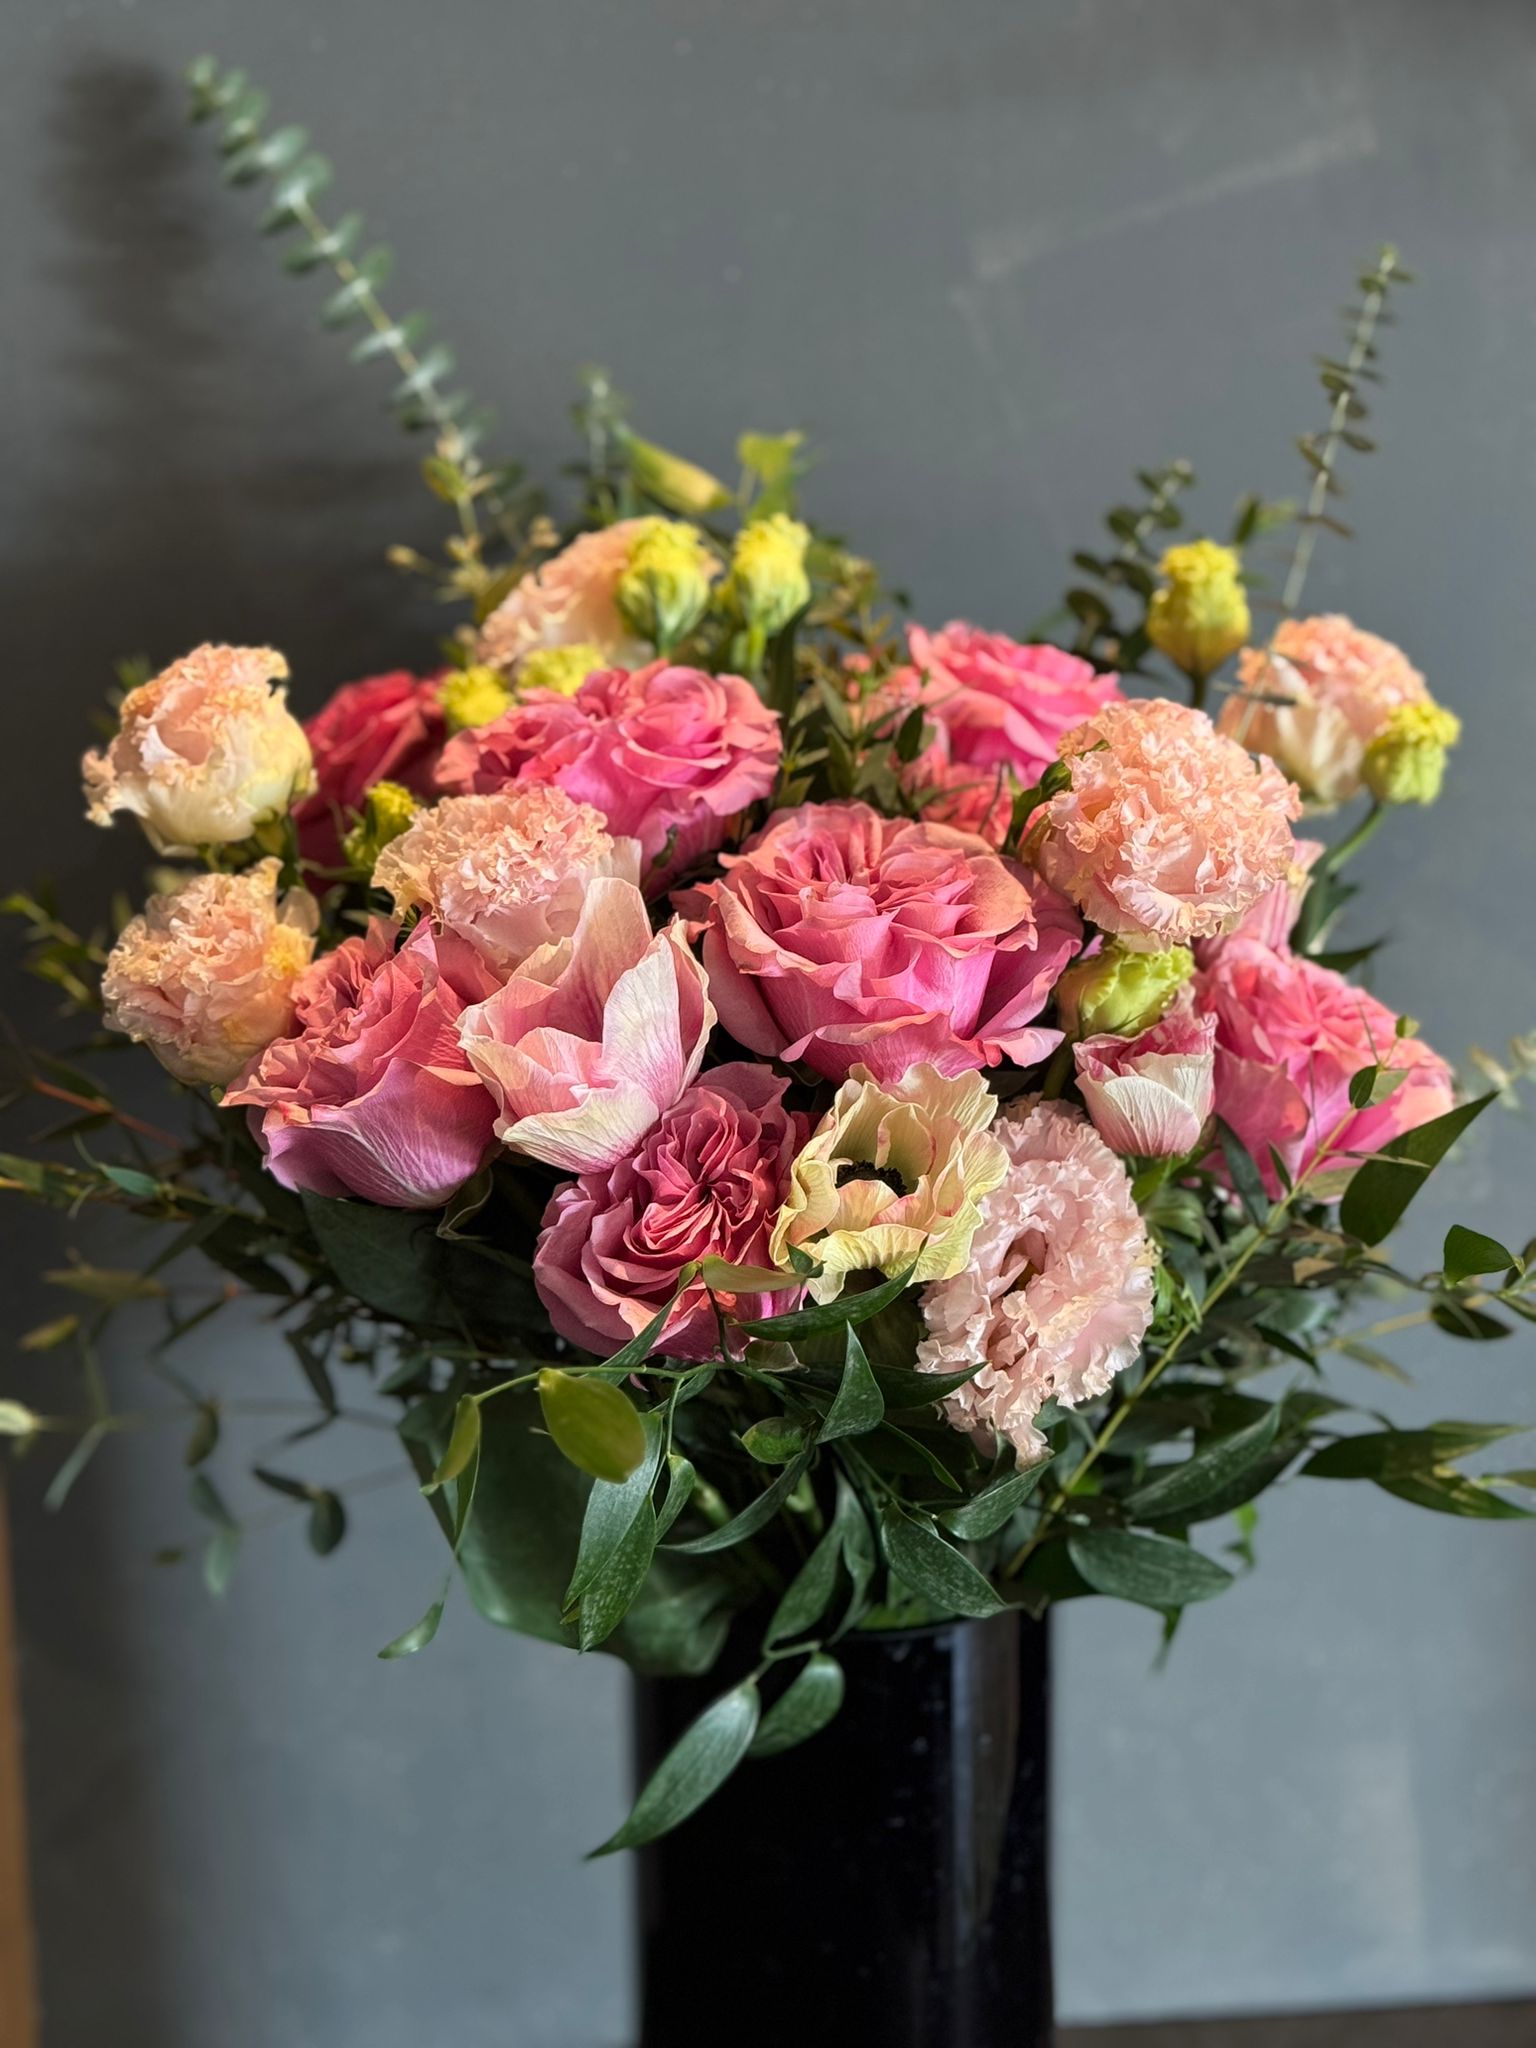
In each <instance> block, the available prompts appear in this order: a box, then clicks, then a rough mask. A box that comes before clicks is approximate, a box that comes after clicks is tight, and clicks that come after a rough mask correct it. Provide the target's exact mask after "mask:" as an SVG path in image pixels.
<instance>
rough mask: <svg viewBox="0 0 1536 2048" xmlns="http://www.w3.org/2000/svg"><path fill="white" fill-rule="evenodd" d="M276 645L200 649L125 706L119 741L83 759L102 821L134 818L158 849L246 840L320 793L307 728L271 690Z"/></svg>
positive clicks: (283, 667) (276, 674) (279, 672)
mask: <svg viewBox="0 0 1536 2048" xmlns="http://www.w3.org/2000/svg"><path fill="white" fill-rule="evenodd" d="M287 673H288V664H287V662H286V661H284V659H283V657H282V656H281V655H280V654H275V653H274V652H273V651H272V649H271V648H270V647H212V646H202V647H197V648H194V649H193V651H192V653H190V654H188V655H185V656H183V658H182V659H181V660H180V661H174V662H172V663H171V666H170V667H169V668H168V669H165V670H164V671H163V672H162V673H161V674H160V675H158V676H156V677H155V678H154V680H153V681H152V682H148V683H143V684H141V685H140V687H139V688H138V689H136V690H130V691H129V693H128V695H127V696H126V697H125V698H124V699H123V702H122V709H121V712H120V715H119V716H120V723H119V727H118V732H117V737H116V738H115V739H114V740H113V741H112V742H111V744H110V745H109V746H108V747H107V748H106V749H105V750H104V751H102V752H100V753H90V754H87V755H86V757H85V760H84V762H83V763H82V764H81V765H82V772H83V774H84V778H85V793H86V799H87V807H86V815H87V816H88V817H89V818H90V820H91V823H92V824H93V825H105V824H108V823H109V822H110V821H111V817H112V813H113V812H114V811H131V812H132V813H133V814H134V815H135V816H136V817H137V818H138V819H139V821H140V823H141V824H142V825H143V827H144V830H145V833H146V835H147V836H148V838H149V841H150V844H151V845H152V846H153V847H154V849H155V851H156V852H157V853H195V852H196V851H197V850H198V848H199V847H203V846H228V845H234V844H236V843H238V842H239V841H240V840H242V839H249V838H250V837H251V835H252V834H253V833H254V832H255V830H256V828H257V827H258V826H259V825H263V824H267V823H270V822H271V821H272V820H273V819H276V818H280V817H281V816H282V815H283V814H284V813H285V812H286V811H287V810H288V809H289V807H290V806H291V805H292V803H293V801H294V799H295V798H296V797H299V796H303V795H304V794H306V793H307V792H308V791H309V790H311V789H313V788H314V786H315V770H314V762H313V760H312V759H311V757H310V751H309V741H308V740H307V739H306V738H305V736H304V728H303V727H302V726H301V725H300V724H299V722H298V720H297V719H296V718H295V717H294V716H293V714H292V713H291V712H290V711H289V709H288V704H287V692H286V691H285V690H282V689H273V688H272V682H273V679H274V678H280V677H283V676H286V675H287Z"/></svg>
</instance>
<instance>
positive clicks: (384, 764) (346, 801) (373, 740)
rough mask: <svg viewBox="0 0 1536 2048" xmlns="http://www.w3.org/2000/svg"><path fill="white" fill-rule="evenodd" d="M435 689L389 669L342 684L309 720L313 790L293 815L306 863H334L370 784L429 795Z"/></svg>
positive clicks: (440, 726) (436, 727) (437, 746)
mask: <svg viewBox="0 0 1536 2048" xmlns="http://www.w3.org/2000/svg"><path fill="white" fill-rule="evenodd" d="M441 688H442V684H441V680H440V678H438V677H435V676H433V677H426V676H415V675H412V674H411V672H410V670H409V669H403V668H398V669H391V670H390V671H389V673H388V674H387V675H380V676H366V677H364V679H363V680H362V681H361V682H358V683H343V685H342V686H341V688H340V689H339V690H337V691H336V692H335V694H334V695H333V696H331V697H330V698H329V699H328V700H327V701H326V703H325V704H323V705H322V706H321V708H320V709H319V711H317V712H316V713H315V715H314V717H313V718H311V719H310V720H309V721H308V723H307V724H306V725H305V727H304V732H305V735H306V737H307V738H308V740H309V745H310V751H311V753H312V754H313V755H314V761H315V788H314V792H313V794H312V795H310V796H308V797H306V798H305V800H304V801H303V803H301V804H300V805H299V806H298V807H297V809H296V810H295V811H294V814H293V815H294V822H295V823H296V824H297V826H298V828H299V850H300V851H301V852H302V854H303V855H304V858H305V859H306V860H307V861H313V862H314V863H315V865H316V866H317V867H326V868H334V867H339V866H340V865H341V861H342V848H341V842H342V837H343V835H344V834H345V833H346V831H347V830H348V828H349V827H350V825H351V822H352V820H353V819H354V818H355V817H356V816H357V814H358V812H359V811H361V809H362V808H363V801H364V799H365V798H366V796H367V794H368V792H369V790H370V789H372V787H373V785H374V784H375V783H376V782H398V783H399V784H400V786H401V787H402V789H408V790H409V791H410V792H411V794H412V795H413V796H420V797H427V796H430V795H431V793H432V770H433V767H434V766H435V764H436V761H437V757H438V754H439V752H440V751H441V749H442V744H443V741H444V739H445V738H446V737H447V733H448V728H447V724H446V722H445V720H444V718H443V707H442V704H441V702H440V697H439V693H440V691H441Z"/></svg>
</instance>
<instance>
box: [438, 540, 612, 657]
mask: <svg viewBox="0 0 1536 2048" xmlns="http://www.w3.org/2000/svg"><path fill="white" fill-rule="evenodd" d="M649 524H650V522H649V521H648V520H646V519H620V520H619V521H617V523H616V524H615V525H613V526H605V527H601V528H600V529H599V530H598V531H597V532H595V533H582V534H578V535H577V537H576V538H575V540H573V541H572V542H571V543H570V545H569V546H568V547H564V548H562V549H561V550H560V552H559V553H558V554H557V555H551V556H550V558H549V560H548V561H547V562H544V563H542V564H541V565H540V566H539V567H538V568H537V569H532V570H530V571H529V573H528V574H527V575H526V576H525V577H524V578H523V579H522V581H521V582H520V583H519V584H518V585H517V586H516V588H515V589H514V590H512V591H511V592H510V593H509V594H508V595H507V596H506V597H504V598H503V599H502V601H501V603H500V604H499V605H498V606H497V607H496V609H495V611H493V612H492V613H491V615H490V617H489V618H488V619H487V620H486V622H485V624H484V625H483V626H482V627H481V628H480V638H479V641H478V642H477V643H476V647H475V659H476V661H483V662H488V663H489V664H490V666H491V667H492V668H499V669H503V670H506V671H507V672H509V673H510V672H511V671H513V670H515V669H516V667H517V665H518V663H519V662H520V661H521V660H522V659H523V657H524V655H527V654H532V653H534V652H535V651H536V650H539V649H543V648H547V647H575V646H584V647H598V648H601V649H602V652H603V655H604V657H605V658H606V659H607V660H609V661H622V662H631V661H644V659H645V657H646V655H647V654H648V653H649V652H650V649H649V648H648V647H647V646H646V645H645V643H644V641H641V640H637V639H636V638H635V636H634V634H633V633H631V632H630V630H629V628H628V626H626V625H625V623H624V621H623V619H622V618H621V617H620V616H619V607H618V601H617V596H616V593H617V591H618V587H619V578H620V577H621V576H622V575H623V574H624V571H625V570H626V569H627V568H628V566H629V556H630V550H631V549H632V548H633V546H634V544H635V542H636V541H637V540H638V539H639V537H640V535H641V533H642V532H643V531H644V530H645V528H646V527H647V526H648V525H649Z"/></svg>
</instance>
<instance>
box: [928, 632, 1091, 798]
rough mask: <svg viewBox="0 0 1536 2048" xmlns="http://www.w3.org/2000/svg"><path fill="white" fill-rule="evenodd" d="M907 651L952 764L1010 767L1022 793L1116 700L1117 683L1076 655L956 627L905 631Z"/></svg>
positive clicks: (973, 766)
mask: <svg viewBox="0 0 1536 2048" xmlns="http://www.w3.org/2000/svg"><path fill="white" fill-rule="evenodd" d="M907 645H908V647H909V648H910V649H911V653H912V660H913V663H914V664H915V666H916V667H917V668H918V670H919V671H921V672H923V674H924V679H925V688H924V702H925V704H926V705H927V707H928V709H929V710H930V711H931V712H932V714H933V716H934V718H935V719H936V720H937V721H938V722H939V723H940V724H942V725H943V727H944V729H945V732H946V733H947V735H948V739H949V752H950V758H951V759H952V760H953V761H956V762H958V763H960V764H962V765H963V766H965V767H968V768H998V767H1003V768H1008V769H1011V770H1012V771H1013V773H1014V775H1015V776H1016V777H1017V778H1018V783H1019V787H1020V788H1021V789H1028V788H1029V786H1030V784H1031V783H1034V782H1038V781H1039V780H1040V776H1041V774H1042V772H1043V771H1044V770H1045V769H1046V768H1047V767H1049V765H1050V764H1051V762H1052V761H1054V760H1055V759H1056V756H1057V754H1058V752H1059V751H1060V747H1061V741H1062V738H1063V736H1064V735H1065V734H1066V733H1068V732H1070V731H1071V730H1072V728H1073V727H1074V726H1077V725H1081V723H1082V722H1083V720H1084V719H1085V718H1090V717H1091V716H1092V715H1093V713H1094V712H1095V711H1098V710H1101V709H1102V708H1103V706H1104V705H1106V704H1110V703H1113V702H1115V701H1116V700H1117V699H1118V698H1119V696H1120V679H1119V677H1118V676H1113V675H1100V674H1099V673H1098V671H1097V670H1096V669H1095V668H1094V666H1093V663H1092V662H1091V661H1084V660H1083V658H1082V656H1081V655H1079V654H1067V653H1065V652H1064V651H1063V650H1062V649H1061V648H1060V647H1050V646H1046V645H1043V644H1039V645H1032V646H1031V645H1025V644H1023V643H1021V642H1020V641H1018V640H1010V639H1009V638H1008V636H1007V634H1006V633H984V632H982V630H981V629H980V627H978V626H967V625H965V624H963V623H961V622H960V621H954V622H952V623H951V624H950V625H947V626H946V627H944V629H943V631H942V632H938V633H929V632H927V631H925V629H924V628H923V627H921V626H909V627H908V629H907Z"/></svg>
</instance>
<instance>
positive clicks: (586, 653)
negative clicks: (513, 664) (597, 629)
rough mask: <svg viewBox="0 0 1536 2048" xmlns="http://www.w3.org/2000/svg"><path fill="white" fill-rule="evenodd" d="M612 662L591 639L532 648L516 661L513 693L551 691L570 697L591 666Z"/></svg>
mask: <svg viewBox="0 0 1536 2048" xmlns="http://www.w3.org/2000/svg"><path fill="white" fill-rule="evenodd" d="M612 667H613V663H612V661H611V660H610V659H609V657H608V656H607V655H606V654H604V652H603V650H602V648H601V647H599V646H598V645H597V643H596V641H595V640H577V641H573V642H572V644H571V645H570V646H569V647H535V648H534V650H533V652H532V653H531V654H525V655H524V656H523V658H522V660H521V661H520V662H519V663H518V664H517V693H518V695H519V696H523V695H525V694H526V693H527V692H528V691H529V690H555V691H558V692H559V694H560V695H561V696H562V697H574V696H575V694H576V692H577V691H578V690H579V689H580V688H581V686H582V684H583V683H584V682H585V681H586V680H587V677H588V676H589V675H591V673H592V671H593V670H594V669H599V668H612Z"/></svg>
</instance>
